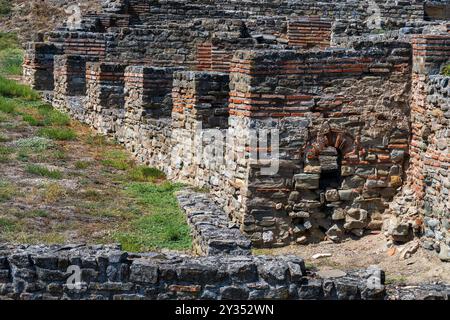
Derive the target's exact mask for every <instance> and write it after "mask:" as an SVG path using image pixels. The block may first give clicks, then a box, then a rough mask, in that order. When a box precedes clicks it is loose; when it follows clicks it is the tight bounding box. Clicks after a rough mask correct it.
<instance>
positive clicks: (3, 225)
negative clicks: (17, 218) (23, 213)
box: [0, 217, 16, 232]
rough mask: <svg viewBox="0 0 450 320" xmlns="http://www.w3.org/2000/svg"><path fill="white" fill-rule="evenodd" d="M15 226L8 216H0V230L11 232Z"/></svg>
mask: <svg viewBox="0 0 450 320" xmlns="http://www.w3.org/2000/svg"><path fill="white" fill-rule="evenodd" d="M15 228H16V224H15V223H14V222H13V221H11V220H10V219H8V218H2V217H0V232H12V231H14V230H15Z"/></svg>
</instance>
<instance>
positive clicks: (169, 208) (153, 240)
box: [116, 183, 192, 252]
mask: <svg viewBox="0 0 450 320" xmlns="http://www.w3.org/2000/svg"><path fill="white" fill-rule="evenodd" d="M180 188H181V186H180V185H176V184H171V183H163V184H161V185H155V184H150V183H133V184H131V185H130V186H129V187H128V189H127V191H128V193H129V194H130V195H131V196H132V197H134V198H136V200H137V201H138V203H139V204H140V205H142V206H143V207H145V208H146V209H147V210H148V214H147V215H145V216H143V217H141V218H138V219H136V220H134V221H132V222H131V227H132V230H133V232H122V233H118V234H116V239H117V240H118V241H119V242H120V243H121V244H122V246H123V248H124V250H127V251H132V252H139V251H145V250H152V249H160V248H167V249H171V250H189V249H190V248H191V246H192V243H191V237H190V229H189V226H188V225H187V222H186V217H185V215H184V214H183V213H182V211H181V209H180V208H179V206H178V201H177V199H176V197H175V195H174V192H176V191H177V190H179V189H180Z"/></svg>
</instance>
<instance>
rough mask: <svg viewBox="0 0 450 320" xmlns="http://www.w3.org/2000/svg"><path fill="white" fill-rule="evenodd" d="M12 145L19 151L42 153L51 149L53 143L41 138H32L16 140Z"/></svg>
mask: <svg viewBox="0 0 450 320" xmlns="http://www.w3.org/2000/svg"><path fill="white" fill-rule="evenodd" d="M14 145H15V146H16V147H18V148H20V149H31V150H33V151H44V150H47V149H50V148H52V147H53V146H54V145H55V144H54V143H53V141H51V140H49V139H47V138H43V137H32V138H25V139H19V140H17V141H16V142H15V143H14Z"/></svg>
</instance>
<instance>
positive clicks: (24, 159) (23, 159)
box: [17, 150, 30, 162]
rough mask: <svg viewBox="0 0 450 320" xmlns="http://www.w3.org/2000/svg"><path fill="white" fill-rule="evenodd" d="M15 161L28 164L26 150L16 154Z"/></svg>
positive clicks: (28, 156)
mask: <svg viewBox="0 0 450 320" xmlns="http://www.w3.org/2000/svg"><path fill="white" fill-rule="evenodd" d="M17 160H19V161H21V162H28V160H30V154H29V153H28V151H27V150H19V152H18V153H17Z"/></svg>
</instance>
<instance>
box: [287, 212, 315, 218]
mask: <svg viewBox="0 0 450 320" xmlns="http://www.w3.org/2000/svg"><path fill="white" fill-rule="evenodd" d="M289 217H291V218H304V219H308V218H309V217H310V214H309V212H305V211H299V212H289Z"/></svg>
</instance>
